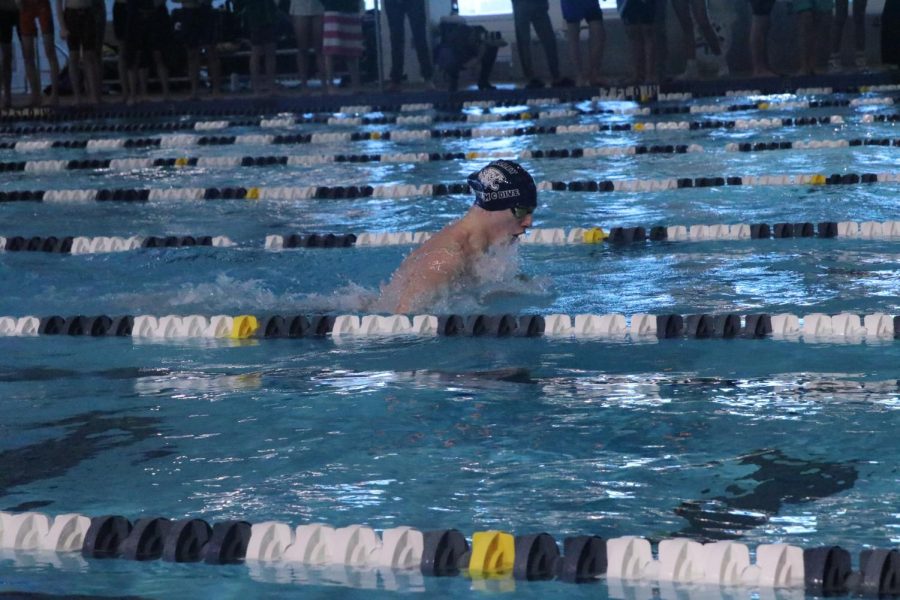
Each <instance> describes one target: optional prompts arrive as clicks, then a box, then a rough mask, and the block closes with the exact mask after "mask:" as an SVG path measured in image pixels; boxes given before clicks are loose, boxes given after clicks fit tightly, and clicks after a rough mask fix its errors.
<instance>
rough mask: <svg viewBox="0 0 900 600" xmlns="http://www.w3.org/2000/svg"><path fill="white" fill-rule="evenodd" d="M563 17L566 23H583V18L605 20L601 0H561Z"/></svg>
mask: <svg viewBox="0 0 900 600" xmlns="http://www.w3.org/2000/svg"><path fill="white" fill-rule="evenodd" d="M560 4H561V6H562V14H563V19H565V21H566V23H581V21H582V20H584V21H586V22H588V23H590V22H591V21H601V22H602V21H603V10H602V9H601V8H600V0H561V1H560Z"/></svg>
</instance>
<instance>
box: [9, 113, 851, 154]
mask: <svg viewBox="0 0 900 600" xmlns="http://www.w3.org/2000/svg"><path fill="white" fill-rule="evenodd" d="M844 124H845V120H844V118H843V117H841V116H839V115H833V116H826V117H798V118H796V119H794V118H761V119H735V120H702V121H671V120H666V121H658V122H651V121H648V122H638V123H616V124H596V123H592V124H586V125H581V124H573V125H548V126H543V125H540V126H534V125H529V126H523V127H479V128H452V129H406V130H402V129H401V130H394V131H356V132H328V131H324V132H315V133H296V134H293V133H292V134H277V135H276V134H259V133H252V134H238V135H191V134H171V135H164V136H159V137H147V138H100V139H89V140H79V139H68V140H58V139H57V140H53V139H31V140H20V141H17V142H0V149H5V150H13V151H15V152H37V151H44V150H49V149H54V148H74V149H85V150H88V151H97V152H99V151H104V152H106V151H111V150H118V149H121V148H154V147H157V148H178V149H184V148H186V147H190V146H233V145H239V146H245V145H247V146H253V145H263V146H265V145H296V144H313V145H315V144H340V143H349V142H369V141H379V140H382V141H395V142H408V141H416V140H419V141H421V140H431V139H451V138H493V137H521V136H532V135H562V134H591V133H606V132H623V131H632V132H645V133H651V132H656V131H677V130H681V131H689V130H690V131H695V130H702V129H738V130H756V129H774V128H781V127H804V126H819V125H844Z"/></svg>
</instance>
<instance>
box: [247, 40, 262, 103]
mask: <svg viewBox="0 0 900 600" xmlns="http://www.w3.org/2000/svg"><path fill="white" fill-rule="evenodd" d="M261 57H262V46H251V47H250V87H252V88H253V93H254V94H258V93H259V86H260V81H259V61H260V58H261Z"/></svg>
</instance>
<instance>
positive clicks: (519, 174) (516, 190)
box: [468, 160, 537, 211]
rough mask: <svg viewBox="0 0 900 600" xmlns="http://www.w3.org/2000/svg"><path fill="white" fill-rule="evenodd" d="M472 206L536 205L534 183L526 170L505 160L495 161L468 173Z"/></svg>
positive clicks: (499, 207) (501, 208) (496, 207)
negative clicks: (472, 196) (472, 198)
mask: <svg viewBox="0 0 900 600" xmlns="http://www.w3.org/2000/svg"><path fill="white" fill-rule="evenodd" d="M468 181H469V187H470V188H472V191H473V192H475V205H476V206H480V207H481V208H483V209H485V210H490V211H496V210H506V209H508V208H514V207H517V206H522V207H531V208H534V207H535V206H537V186H535V184H534V179H532V178H531V175H529V174H528V171H526V170H525V169H523V168H522V166H521V165H518V164H516V163H514V162H512V161H509V160H495V161H494V162H492V163H491V164H489V165H487V166H486V167H484V168H483V169H481V170H480V171H476V172H475V173H472V174H471V175H469V180H468Z"/></svg>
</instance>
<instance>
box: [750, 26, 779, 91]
mask: <svg viewBox="0 0 900 600" xmlns="http://www.w3.org/2000/svg"><path fill="white" fill-rule="evenodd" d="M768 35H769V15H765V16H762V15H753V17H752V19H751V20H750V56H751V58H752V60H753V76H754V77H774V76H775V73H773V72H772V69H770V68H769V52H768V44H767V43H766V42H767V40H768Z"/></svg>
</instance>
